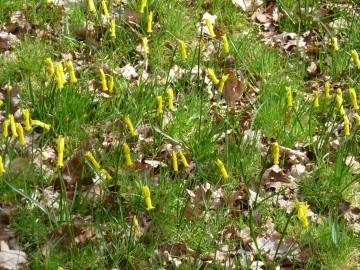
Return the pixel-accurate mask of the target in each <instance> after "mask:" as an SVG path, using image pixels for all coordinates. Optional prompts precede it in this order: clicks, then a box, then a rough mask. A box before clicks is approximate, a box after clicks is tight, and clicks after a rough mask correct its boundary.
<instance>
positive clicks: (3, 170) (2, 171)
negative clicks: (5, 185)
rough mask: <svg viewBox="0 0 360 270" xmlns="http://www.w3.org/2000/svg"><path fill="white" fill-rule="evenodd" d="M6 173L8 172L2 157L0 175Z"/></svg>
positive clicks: (0, 158)
mask: <svg viewBox="0 0 360 270" xmlns="http://www.w3.org/2000/svg"><path fill="white" fill-rule="evenodd" d="M5 172H6V170H5V167H4V162H3V159H2V156H0V173H5Z"/></svg>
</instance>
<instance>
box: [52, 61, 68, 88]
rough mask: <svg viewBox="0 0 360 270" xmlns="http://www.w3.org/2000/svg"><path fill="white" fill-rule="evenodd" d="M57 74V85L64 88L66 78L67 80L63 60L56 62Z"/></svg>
mask: <svg viewBox="0 0 360 270" xmlns="http://www.w3.org/2000/svg"><path fill="white" fill-rule="evenodd" d="M55 75H56V82H57V87H58V88H59V89H62V88H64V85H65V83H66V80H65V74H64V68H63V65H62V63H61V62H58V63H57V64H56V69H55Z"/></svg>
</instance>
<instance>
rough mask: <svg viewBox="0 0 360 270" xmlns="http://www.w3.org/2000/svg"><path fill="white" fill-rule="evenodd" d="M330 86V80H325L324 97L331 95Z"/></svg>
mask: <svg viewBox="0 0 360 270" xmlns="http://www.w3.org/2000/svg"><path fill="white" fill-rule="evenodd" d="M330 87H331V84H330V82H329V81H326V82H325V85H324V90H325V97H327V98H329V97H331V95H330Z"/></svg>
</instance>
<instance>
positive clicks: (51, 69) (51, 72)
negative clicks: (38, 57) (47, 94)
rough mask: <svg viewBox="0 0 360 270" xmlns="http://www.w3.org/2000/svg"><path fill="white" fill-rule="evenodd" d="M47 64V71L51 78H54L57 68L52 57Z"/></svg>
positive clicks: (46, 61)
mask: <svg viewBox="0 0 360 270" xmlns="http://www.w3.org/2000/svg"><path fill="white" fill-rule="evenodd" d="M45 63H46V65H47V70H48V72H49V75H50V77H52V76H54V74H55V68H54V64H53V62H52V60H51V58H50V57H48V58H46V60H45Z"/></svg>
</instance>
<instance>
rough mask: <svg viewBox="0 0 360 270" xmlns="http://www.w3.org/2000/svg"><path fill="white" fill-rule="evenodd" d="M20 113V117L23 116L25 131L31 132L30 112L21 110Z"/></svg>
mask: <svg viewBox="0 0 360 270" xmlns="http://www.w3.org/2000/svg"><path fill="white" fill-rule="evenodd" d="M21 112H22V116H23V119H24V124H25V130H26V131H30V130H31V124H30V112H29V110H27V109H23V110H21Z"/></svg>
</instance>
